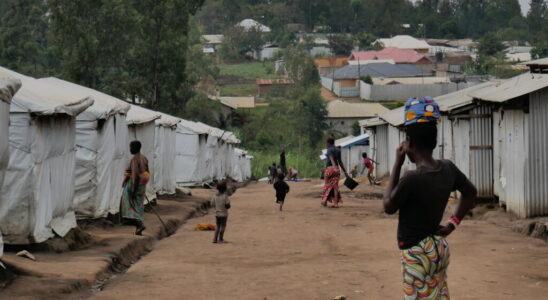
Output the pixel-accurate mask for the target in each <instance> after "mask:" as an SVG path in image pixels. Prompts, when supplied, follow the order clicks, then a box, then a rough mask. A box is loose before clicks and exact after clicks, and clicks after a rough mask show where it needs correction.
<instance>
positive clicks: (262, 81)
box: [255, 78, 293, 85]
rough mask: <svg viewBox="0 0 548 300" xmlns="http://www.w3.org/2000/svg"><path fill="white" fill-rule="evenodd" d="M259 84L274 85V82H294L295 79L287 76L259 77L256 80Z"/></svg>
mask: <svg viewBox="0 0 548 300" xmlns="http://www.w3.org/2000/svg"><path fill="white" fill-rule="evenodd" d="M255 82H256V83H257V84H258V85H272V84H293V81H291V80H289V79H287V78H279V79H257V80H256V81H255Z"/></svg>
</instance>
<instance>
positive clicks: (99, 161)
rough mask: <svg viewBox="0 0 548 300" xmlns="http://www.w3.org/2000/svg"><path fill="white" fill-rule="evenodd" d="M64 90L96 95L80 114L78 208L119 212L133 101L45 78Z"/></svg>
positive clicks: (86, 212) (96, 213)
mask: <svg viewBox="0 0 548 300" xmlns="http://www.w3.org/2000/svg"><path fill="white" fill-rule="evenodd" d="M40 81H43V82H46V83H48V84H51V85H52V86H55V87H57V88H58V89H59V90H62V91H63V93H64V94H70V95H75V96H77V97H85V96H92V97H93V99H94V100H95V102H94V104H93V105H92V106H90V107H88V108H87V109H86V110H85V111H84V112H82V113H81V114H80V115H78V117H76V187H75V192H74V210H75V211H76V213H77V214H78V215H79V216H83V217H90V218H101V217H106V216H107V215H108V214H109V213H110V214H116V213H118V211H119V209H120V197H121V195H122V188H121V182H122V180H123V177H124V170H125V168H126V167H127V163H128V160H127V152H128V150H127V149H128V129H127V126H126V124H125V123H126V113H127V112H128V110H129V108H130V105H129V104H128V103H126V102H124V101H122V100H120V99H117V98H114V97H112V96H109V95H107V94H104V93H101V92H99V91H96V90H93V89H90V88H87V87H84V86H80V85H77V84H74V83H71V82H67V81H64V80H61V79H57V78H43V79H40Z"/></svg>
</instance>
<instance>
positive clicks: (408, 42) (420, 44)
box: [372, 35, 430, 53]
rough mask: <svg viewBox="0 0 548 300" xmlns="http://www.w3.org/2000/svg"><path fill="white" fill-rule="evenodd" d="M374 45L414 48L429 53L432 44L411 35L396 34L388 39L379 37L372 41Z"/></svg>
mask: <svg viewBox="0 0 548 300" xmlns="http://www.w3.org/2000/svg"><path fill="white" fill-rule="evenodd" d="M372 45H373V46H380V47H383V48H388V47H396V48H400V49H413V50H415V51H417V52H419V53H428V49H430V45H429V44H428V43H427V42H425V41H421V40H419V39H416V38H414V37H412V36H410V35H396V36H394V37H391V38H388V39H378V40H376V41H374V42H373V43H372Z"/></svg>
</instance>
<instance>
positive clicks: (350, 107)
mask: <svg viewBox="0 0 548 300" xmlns="http://www.w3.org/2000/svg"><path fill="white" fill-rule="evenodd" d="M387 111H388V109H387V108H386V107H384V106H382V105H381V104H378V103H350V102H344V101H341V100H334V101H330V102H329V103H328V104H327V112H328V118H371V117H377V116H378V115H379V114H381V113H384V112H387Z"/></svg>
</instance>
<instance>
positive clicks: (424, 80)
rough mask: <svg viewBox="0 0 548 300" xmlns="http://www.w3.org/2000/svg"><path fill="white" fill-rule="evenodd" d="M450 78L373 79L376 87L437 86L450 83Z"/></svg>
mask: <svg viewBox="0 0 548 300" xmlns="http://www.w3.org/2000/svg"><path fill="white" fill-rule="evenodd" d="M450 82H451V81H450V80H449V77H402V78H397V77H396V78H373V84H375V85H387V84H435V83H450Z"/></svg>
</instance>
